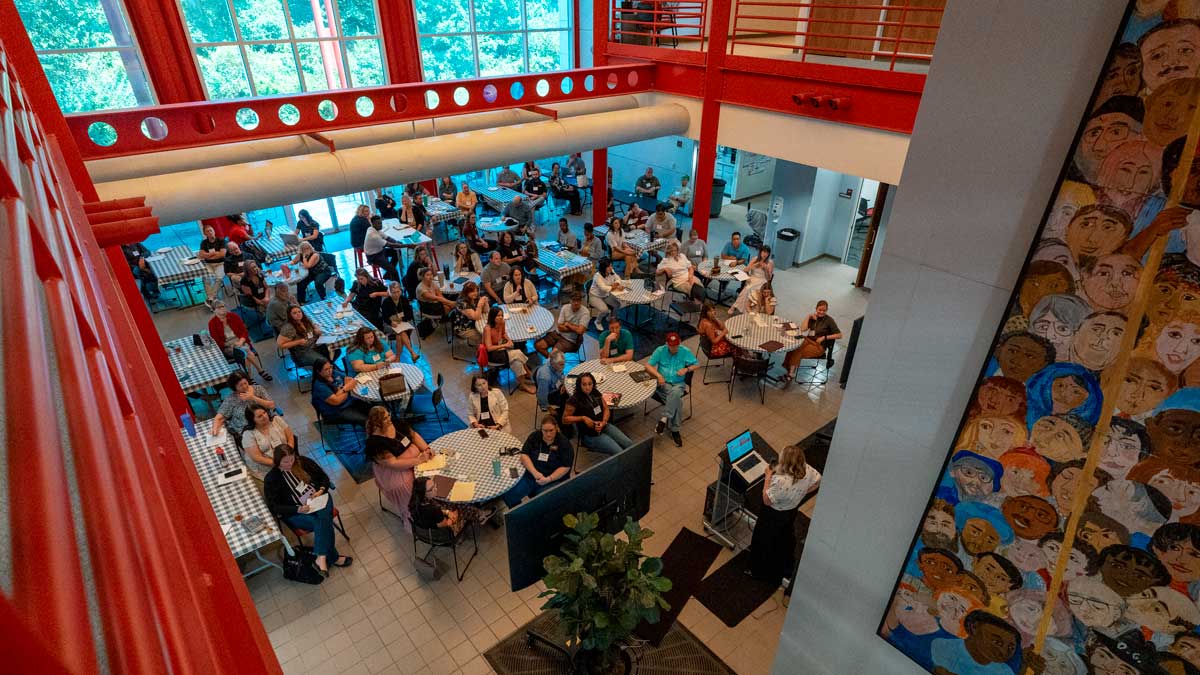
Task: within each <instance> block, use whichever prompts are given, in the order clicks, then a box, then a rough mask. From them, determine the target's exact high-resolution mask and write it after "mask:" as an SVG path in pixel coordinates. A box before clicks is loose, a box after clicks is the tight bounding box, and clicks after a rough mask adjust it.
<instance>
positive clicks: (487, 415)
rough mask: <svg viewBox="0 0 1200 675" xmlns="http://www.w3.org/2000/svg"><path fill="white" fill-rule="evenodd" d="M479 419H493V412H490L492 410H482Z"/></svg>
mask: <svg viewBox="0 0 1200 675" xmlns="http://www.w3.org/2000/svg"><path fill="white" fill-rule="evenodd" d="M479 419H481V420H490V419H492V413H490V412H481V413H479Z"/></svg>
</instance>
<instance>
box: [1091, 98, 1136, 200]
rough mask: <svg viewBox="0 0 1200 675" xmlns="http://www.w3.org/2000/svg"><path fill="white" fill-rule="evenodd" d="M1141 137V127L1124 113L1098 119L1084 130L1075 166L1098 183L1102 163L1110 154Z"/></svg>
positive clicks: (1097, 116) (1093, 120)
mask: <svg viewBox="0 0 1200 675" xmlns="http://www.w3.org/2000/svg"><path fill="white" fill-rule="evenodd" d="M1141 133H1142V125H1141V123H1140V122H1138V121H1137V120H1136V119H1134V118H1132V117H1130V116H1129V115H1126V114H1125V113H1123V112H1110V113H1105V114H1102V115H1096V116H1095V117H1093V118H1091V119H1090V120H1088V121H1087V125H1086V126H1084V128H1083V135H1082V136H1081V137H1080V139H1079V147H1078V148H1077V149H1076V150H1075V166H1076V167H1078V168H1079V171H1080V173H1082V174H1083V176H1084V178H1086V179H1087V181H1088V182H1089V183H1096V182H1097V176H1098V174H1099V173H1100V163H1101V162H1103V161H1104V158H1105V157H1107V156H1108V153H1110V152H1112V151H1113V150H1114V149H1115V148H1116V147H1117V146H1118V145H1120V144H1122V143H1124V142H1125V141H1127V140H1129V139H1131V138H1139V137H1140V136H1141Z"/></svg>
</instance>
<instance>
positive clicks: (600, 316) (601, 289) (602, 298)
mask: <svg viewBox="0 0 1200 675" xmlns="http://www.w3.org/2000/svg"><path fill="white" fill-rule="evenodd" d="M624 288H625V286H624V284H622V283H621V277H619V276H617V273H616V272H615V271H613V264H612V261H611V260H609V259H608V258H601V259H600V262H598V263H596V273H595V274H593V275H592V287H591V288H590V289H588V307H590V308H591V310H592V311H591V313H592V314H593V315H595V317H596V330H598V331H601V330H604V327H605V326H607V325H608V321H607V320H606V319H607V318H608V316H609V314H610V312H611V313H614V314H613V316H616V315H615V312H616V311H617V309H619V308H620V307H621V302H620V301H619V300H617V297H616V296H615V295H613V292H615V291H620V290H623V289H624Z"/></svg>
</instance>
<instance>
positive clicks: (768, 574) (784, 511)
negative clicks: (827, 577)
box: [750, 445, 821, 584]
mask: <svg viewBox="0 0 1200 675" xmlns="http://www.w3.org/2000/svg"><path fill="white" fill-rule="evenodd" d="M820 481H821V473H820V472H819V471H817V470H816V469H814V468H813V467H811V466H809V464H808V463H807V462H806V461H805V460H804V450H802V449H801V448H800V446H798V445H789V446H787V447H786V448H784V449H783V452H782V453H780V454H779V462H778V463H777V464H776V465H775V466H772V467H768V468H767V473H766V476H765V477H764V479H763V494H762V499H763V509H762V511H761V512H760V513H759V514H758V521H757V522H756V523H755V524H754V534H753V535H751V537H750V574H751V576H753V577H754V578H755V579H757V580H759V581H765V582H767V583H772V584H779V583H780V582H782V581H783V578H784V577H786V576H788V575H790V574H792V570H794V569H795V562H794V560H793V556H794V555H795V552H796V512H797V511H799V510H800V502H801V501H802V500H803V499H804V495H806V494H808V492H809V491H810V490H812V489H813V488H814V487H816V485H817V484H818V483H819V482H820Z"/></svg>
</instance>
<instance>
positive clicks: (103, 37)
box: [17, 0, 155, 113]
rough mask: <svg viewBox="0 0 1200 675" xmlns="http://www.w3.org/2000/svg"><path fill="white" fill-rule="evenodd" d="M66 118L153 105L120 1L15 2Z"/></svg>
mask: <svg viewBox="0 0 1200 675" xmlns="http://www.w3.org/2000/svg"><path fill="white" fill-rule="evenodd" d="M17 12H19V13H20V15H21V20H22V21H23V22H24V24H25V30H26V31H27V32H28V33H29V38H30V40H32V42H33V48H34V49H35V50H36V51H37V54H38V59H39V60H41V62H42V68H43V69H45V71H46V78H47V79H48V80H50V87H51V88H52V89H53V90H54V96H55V98H57V99H58V105H59V107H61V108H62V110H63V112H65V113H73V112H87V111H91V110H108V109H112V108H133V107H136V106H142V105H154V102H155V101H154V94H153V92H152V91H151V88H150V82H149V79H148V78H147V77H146V72H145V69H144V68H143V67H142V60H141V55H140V54H138V50H137V44H136V42H135V41H134V39H133V35H132V34H131V33H130V31H129V23H128V22H127V21H126V20H125V10H124V8H123V7H122V5H121V1H120V0H71V2H47V1H46V0H17Z"/></svg>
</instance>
